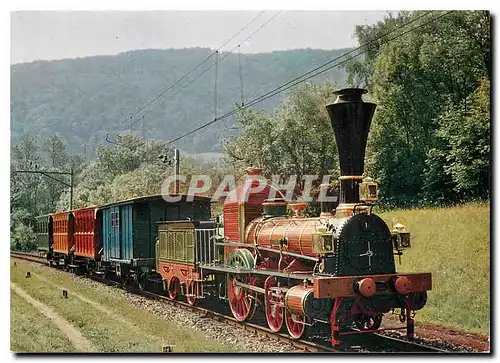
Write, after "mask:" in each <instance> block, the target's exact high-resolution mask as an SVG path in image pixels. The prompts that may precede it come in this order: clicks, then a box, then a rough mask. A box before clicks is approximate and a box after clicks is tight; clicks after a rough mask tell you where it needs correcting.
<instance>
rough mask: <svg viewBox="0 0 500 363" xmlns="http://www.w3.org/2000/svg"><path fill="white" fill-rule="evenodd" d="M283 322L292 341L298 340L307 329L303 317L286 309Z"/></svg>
mask: <svg viewBox="0 0 500 363" xmlns="http://www.w3.org/2000/svg"><path fill="white" fill-rule="evenodd" d="M285 322H286V328H287V330H288V334H290V336H291V337H292V338H293V339H300V338H302V337H303V336H304V333H305V332H306V327H307V325H306V324H305V323H306V318H305V316H301V315H297V314H294V313H292V312H291V311H289V310H288V309H286V312H285Z"/></svg>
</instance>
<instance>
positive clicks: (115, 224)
mask: <svg viewBox="0 0 500 363" xmlns="http://www.w3.org/2000/svg"><path fill="white" fill-rule="evenodd" d="M119 213H120V212H119V207H118V206H115V207H110V208H108V209H107V210H105V211H104V213H103V227H104V235H103V238H104V255H105V258H106V260H110V259H116V258H118V259H119V258H120V215H119Z"/></svg>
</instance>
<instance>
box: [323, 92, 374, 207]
mask: <svg viewBox="0 0 500 363" xmlns="http://www.w3.org/2000/svg"><path fill="white" fill-rule="evenodd" d="M367 92H368V91H367V90H365V89H362V88H344V89H341V90H339V91H335V92H334V94H335V95H337V99H336V100H335V102H333V103H332V104H329V105H327V106H326V110H327V111H328V115H329V117H330V121H331V123H332V127H333V132H334V133H335V139H336V141H337V148H338V152H339V161H340V175H341V177H340V201H339V202H340V203H341V204H343V203H359V192H358V184H359V183H360V182H361V181H362V178H361V175H362V174H363V171H364V166H365V161H364V159H365V150H366V141H367V139H368V132H369V130H370V124H371V121H372V117H373V113H374V112H375V108H376V107H377V105H376V104H374V103H369V102H364V101H363V99H362V97H361V96H362V95H363V94H365V93H367Z"/></svg>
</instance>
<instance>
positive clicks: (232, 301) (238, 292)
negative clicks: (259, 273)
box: [227, 249, 257, 321]
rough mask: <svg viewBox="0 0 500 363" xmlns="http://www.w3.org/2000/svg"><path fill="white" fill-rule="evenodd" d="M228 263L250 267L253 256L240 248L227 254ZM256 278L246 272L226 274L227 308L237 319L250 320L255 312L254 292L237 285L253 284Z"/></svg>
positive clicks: (236, 266)
mask: <svg viewBox="0 0 500 363" xmlns="http://www.w3.org/2000/svg"><path fill="white" fill-rule="evenodd" d="M229 265H230V266H232V267H235V268H243V269H250V268H253V265H254V263H253V257H252V254H251V253H250V251H248V250H246V249H240V250H236V251H233V252H231V255H230V256H229ZM256 281H257V279H256V278H255V277H251V276H249V275H247V274H228V277H227V296H228V300H229V308H230V309H231V312H232V313H233V316H234V317H235V318H236V320H238V321H245V320H250V319H251V318H252V317H253V315H254V313H255V307H256V304H255V299H256V292H255V291H252V290H250V289H248V288H246V287H243V286H241V285H239V284H238V283H243V284H247V285H255V283H256Z"/></svg>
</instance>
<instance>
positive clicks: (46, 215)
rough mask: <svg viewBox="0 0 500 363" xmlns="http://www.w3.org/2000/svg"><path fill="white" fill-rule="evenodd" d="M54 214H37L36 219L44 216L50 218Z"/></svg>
mask: <svg viewBox="0 0 500 363" xmlns="http://www.w3.org/2000/svg"><path fill="white" fill-rule="evenodd" d="M52 214H54V213H47V214H42V215H40V216H36V217H35V219H40V218H43V217H45V218H49V217H50V216H51V215H52Z"/></svg>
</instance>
